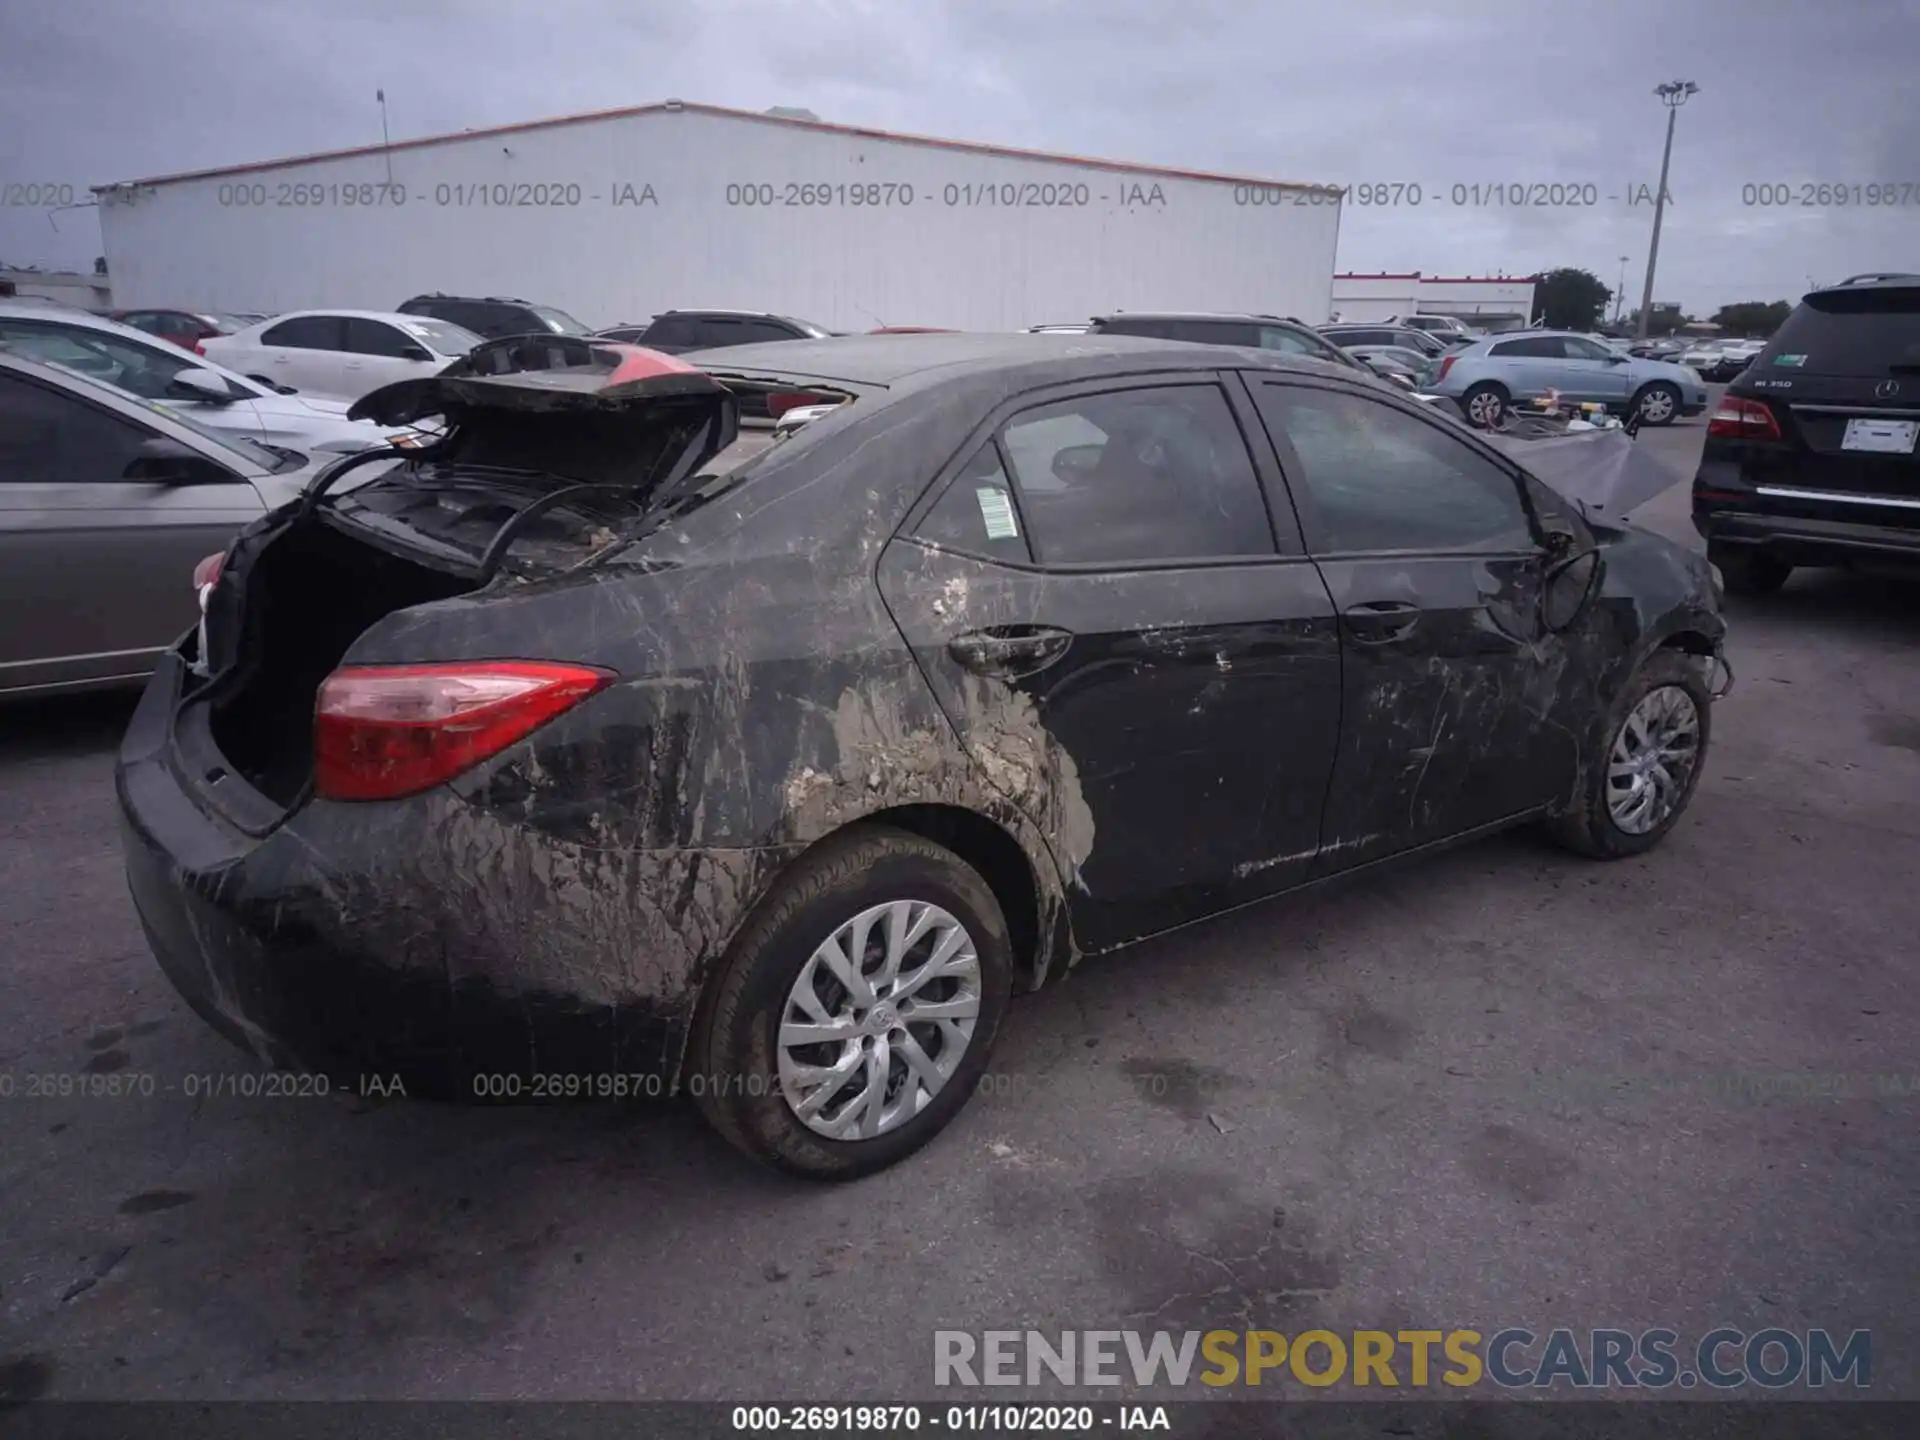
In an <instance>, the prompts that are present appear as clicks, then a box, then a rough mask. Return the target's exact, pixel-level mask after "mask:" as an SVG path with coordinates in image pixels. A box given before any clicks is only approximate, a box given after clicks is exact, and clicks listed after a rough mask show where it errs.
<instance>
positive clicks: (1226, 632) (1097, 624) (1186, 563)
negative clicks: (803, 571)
mask: <svg viewBox="0 0 1920 1440" xmlns="http://www.w3.org/2000/svg"><path fill="white" fill-rule="evenodd" d="M1055 393H1056V396H1057V398H1053V399H1050V400H1046V401H1038V400H1035V401H1032V402H1028V403H1026V404H1025V405H1024V406H1023V407H1017V408H1015V409H1013V411H1012V413H1010V414H1006V415H1004V417H1003V419H1002V423H1000V424H999V425H998V426H997V428H996V431H995V433H994V434H993V435H992V436H987V437H983V438H982V439H981V440H980V441H979V442H978V443H977V445H976V446H975V448H974V449H973V450H972V452H971V453H970V454H969V455H968V456H967V457H966V458H965V459H964V460H963V461H961V462H959V463H958V464H957V465H956V466H954V467H952V473H950V475H949V476H947V477H945V478H944V479H943V480H942V481H941V482H938V483H936V485H935V487H934V490H933V491H932V492H930V498H929V500H928V502H927V504H926V506H925V507H924V509H923V511H922V512H921V513H920V514H919V515H918V516H917V518H916V519H915V520H914V521H913V522H911V523H910V525H909V527H908V531H907V533H906V534H905V535H903V537H902V538H900V539H898V540H896V541H894V543H893V544H892V545H890V546H889V547H888V549H887V551H886V552H885V554H884V555H883V557H882V561H881V566H880V583H881V589H882V593H883V594H884V595H885V596H886V599H887V603H888V605H889V607H890V608H891V609H892V611H893V614H894V617H895V619H896V620H897V621H898V622H899V624H900V627H901V630H902V632H903V633H904V634H905V636H906V638H907V640H908V642H909V643H910V644H911V645H912V647H913V650H914V653H915V655H916V657H917V658H918V660H919V662H920V665H921V667H922V669H923V670H924V672H925V673H926V676H927V679H928V680H929V682H930V683H931V684H932V686H933V689H934V691H935V693H936V694H937V695H938V697H939V699H940V702H941V704H942V706H943V707H944V708H945V710H946V712H947V714H948V715H949V716H950V717H951V718H952V720H953V722H954V725H955V728H956V729H957V730H958V732H959V734H960V736H961V739H962V741H963V743H965V744H966V746H967V748H968V750H969V751H970V752H971V753H972V754H973V756H974V757H975V759H976V760H977V761H978V762H979V765H980V770H981V774H982V775H983V776H984V778H985V779H986V780H987V782H988V783H990V784H992V785H994V786H996V787H997V788H999V789H1000V790H1001V792H1002V793H1003V794H1004V795H1006V797H1007V798H1008V799H1010V800H1012V801H1013V802H1014V803H1015V804H1017V805H1019V806H1020V807H1021V808H1022V809H1023V810H1024V811H1025V813H1026V814H1027V815H1028V817H1029V818H1031V819H1032V820H1033V821H1034V823H1035V824H1036V825H1037V826H1038V827H1039V828H1040V829H1041V831H1042V832H1043V833H1044V834H1046V835H1047V836H1048V838H1049V842H1050V843H1051V844H1052V845H1053V847H1054V850H1055V858H1056V860H1057V861H1058V863H1059V865H1060V868H1061V871H1062V873H1063V874H1065V875H1066V876H1067V877H1068V881H1069V908H1070V912H1071V917H1072V921H1073V926H1074V933H1075V937H1076V939H1077V940H1078V942H1079V943H1080V944H1081V945H1082V946H1083V947H1084V948H1086V949H1089V950H1098V949H1104V948H1107V947H1109V946H1112V945H1117V944H1121V943H1123V942H1125V941H1128V940H1133V939H1137V938H1139V937H1140V936H1143V935H1147V934H1151V933H1153V932H1154V931H1158V930H1163V929H1166V928H1168V927H1170V926H1174V925H1178V924H1181V923H1183V922H1185V921H1188V920H1192V919H1196V918H1198V917H1200V916H1202V915H1206V914H1209V913H1212V912H1213V911H1216V910H1219V909H1222V908H1224V907H1226V906H1228V905H1231V904H1235V903H1238V902H1240V901H1242V900H1247V899H1252V898H1257V897H1258V896H1260V895H1263V894H1268V893H1271V892H1272V891H1274V890H1277V889H1280V888H1283V887H1284V886H1286V885H1288V884H1291V883H1296V882H1298V881H1299V880H1301V879H1303V878H1304V877H1305V876H1306V874H1307V872H1308V869H1309V867H1310V866H1311V864H1312V860H1313V856H1314V853H1315V851H1316V850H1317V848H1318V844H1319V824H1320V811H1321V806H1322V803H1323V801H1324V798H1325V794H1326V786H1327V780H1328V776H1329V774H1330V773H1331V770H1332V766H1333V757H1334V751H1335V747H1336V744H1337V737H1338V726H1339V703H1340V681H1339V655H1338V638H1337V633H1336V629H1335V622H1334V618H1333V611H1332V607H1331V604H1330V602H1329V600H1328V596H1327V592H1326V588H1325V586H1324V585H1323V584H1322V583H1321V580H1320V577H1319V575H1318V573H1317V572H1316V571H1315V569H1314V567H1313V565H1312V564H1311V563H1310V562H1309V561H1308V560H1307V559H1306V558H1305V556H1304V554H1303V553H1302V552H1301V547H1300V542H1299V537H1298V533H1297V530H1296V528H1295V527H1294V524H1293V520H1292V518H1291V515H1290V514H1289V513H1285V512H1282V514H1281V515H1280V517H1279V525H1278V528H1277V531H1276V526H1275V524H1274V523H1273V521H1272V520H1271V519H1270V517H1269V511H1268V507H1267V504H1266V501H1265V497H1264V493H1263V485H1262V481H1261V474H1260V472H1257V471H1256V468H1255V463H1256V462H1255V460H1254V458H1253V456H1252V455H1251V454H1250V453H1249V449H1248V446H1247V443H1246V440H1245V438H1244V430H1245V427H1249V426H1257V424H1258V421H1257V419H1256V418H1255V417H1254V416H1253V415H1252V414H1251V411H1250V409H1249V408H1248V407H1247V405H1246V402H1245V399H1244V396H1241V397H1240V398H1239V399H1238V400H1236V399H1234V398H1233V396H1232V394H1231V392H1230V390H1229V389H1228V388H1227V387H1225V386H1223V385H1222V384H1221V383H1219V381H1218V380H1217V379H1215V378H1214V377H1211V376H1208V377H1205V378H1203V379H1200V380H1194V379H1192V378H1191V377H1190V376H1187V377H1181V378H1180V379H1179V380H1155V381H1152V382H1150V383H1134V384H1128V385H1124V386H1123V385H1121V384H1119V383H1118V382H1108V383H1107V384H1106V385H1104V386H1101V387H1099V388H1095V389H1086V388H1084V387H1083V388H1081V389H1080V390H1078V391H1076V392H1071V393H1066V394H1061V393H1060V392H1055ZM1260 463H1261V464H1262V465H1263V466H1264V467H1265V468H1266V469H1268V470H1270V469H1271V468H1272V467H1271V456H1270V455H1267V456H1266V457H1265V459H1264V460H1262V461H1261V462H1260ZM1283 504H1284V499H1283Z"/></svg>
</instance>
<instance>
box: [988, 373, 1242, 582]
mask: <svg viewBox="0 0 1920 1440" xmlns="http://www.w3.org/2000/svg"><path fill="white" fill-rule="evenodd" d="M1002 441H1003V448H1004V449H1005V451H1006V454H1007V458H1008V462H1009V464H1010V465H1011V466H1012V469H1013V481H1014V485H1015V487H1016V489H1017V491H1018V493H1019V500H1020V514H1021V517H1022V518H1023V519H1024V520H1025V522H1026V524H1027V525H1028V526H1029V528H1030V530H1031V532H1032V533H1031V534H1030V535H1029V536H1028V537H1027V538H1028V543H1029V544H1030V545H1031V546H1032V549H1033V553H1034V558H1035V559H1036V560H1037V561H1038V562H1039V563H1040V564H1042V565H1080V564H1106V565H1125V564H1128V563H1148V564H1151V563H1155V562H1165V561H1176V560H1198V559H1207V558H1213V557H1228V556H1238V555H1271V554H1272V553H1273V550H1274V545H1273V532H1272V529H1271V527H1270V525H1269V524H1268V520H1267V511H1266V502H1265V501H1264V500H1263V499H1262V497H1261V494H1260V482H1259V479H1258V478H1257V476H1256V475H1255V473H1254V469H1253V460H1252V458H1251V457H1250V456H1249V455H1248V453H1247V447H1246V442H1245V440H1244V439H1243V438H1242V437H1241V434H1240V427H1239V426H1238V425H1237V424H1236V423H1235V422H1234V418H1233V411H1232V409H1231V407H1230V406H1229V405H1228V404H1227V398H1226V395H1225V394H1224V392H1222V391H1221V390H1220V389H1219V388H1218V387H1217V386H1214V385H1179V386H1159V387H1153V388H1145V389H1137V390H1117V391H1107V392H1104V393H1101V394H1095V395H1084V396H1081V397H1079V398H1077V399H1073V400H1063V401H1060V402H1058V403H1056V404H1052V405H1044V406H1040V407H1038V408H1036V409H1033V410H1029V411H1026V412H1023V413H1022V414H1020V415H1018V416H1016V417H1015V418H1014V419H1012V420H1010V421H1008V422H1007V424H1006V426H1005V427H1004V429H1003V431H1002Z"/></svg>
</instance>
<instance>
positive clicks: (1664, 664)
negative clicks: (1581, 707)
mask: <svg viewBox="0 0 1920 1440" xmlns="http://www.w3.org/2000/svg"><path fill="white" fill-rule="evenodd" d="M1704 668H1705V667H1704V666H1703V665H1702V664H1701V662H1700V659H1699V657H1697V656H1693V655H1687V654H1684V653H1683V652H1681V651H1678V650H1669V649H1664V648H1663V649H1659V650H1656V651H1654V652H1653V654H1651V655H1649V656H1648V657H1647V659H1646V662H1645V663H1644V664H1642V665H1641V667H1640V668H1639V670H1637V671H1636V672H1634V676H1633V678H1632V679H1631V680H1629V681H1628V682H1627V683H1626V684H1625V685H1623V686H1622V687H1621V688H1620V693H1619V694H1617V695H1615V696H1614V698H1613V704H1612V705H1610V706H1609V707H1608V708H1607V719H1606V725H1605V727H1604V728H1603V729H1602V730H1601V731H1600V732H1599V733H1598V734H1597V735H1596V736H1595V738H1594V740H1593V742H1592V746H1591V748H1590V749H1589V751H1588V754H1587V755H1586V757H1585V758H1584V773H1583V774H1582V775H1581V777H1580V793H1579V796H1578V798H1577V799H1576V801H1575V802H1574V804H1573V806H1572V807H1571V808H1570V809H1568V810H1567V812H1566V813H1565V814H1563V815H1558V816H1555V817H1554V818H1553V819H1552V820H1550V821H1549V822H1548V823H1547V833H1548V834H1549V835H1551V836H1552V837H1553V838H1554V839H1555V840H1556V841H1558V842H1559V843H1560V844H1562V845H1564V846H1565V847H1566V848H1567V849H1569V850H1572V851H1574V852H1575V853H1577V854H1580V855H1585V856H1587V857H1589V858H1591V859H1594V860H1621V859H1625V858H1626V857H1627V856H1629V855H1642V854H1645V853H1646V852H1647V851H1649V850H1651V849H1652V848H1653V847H1654V846H1656V845H1658V844H1659V843H1660V842H1661V841H1662V840H1664V839H1666V837H1667V832H1668V831H1670V830H1672V829H1673V827H1674V826H1675V825H1676V824H1678V823H1679V820H1680V817H1681V816H1682V815H1684V814H1686V812H1687V806H1688V804H1689V803H1690V802H1691V801H1692V799H1693V792H1694V791H1695V790H1696V789H1697V788H1698V787H1699V784H1700V773H1701V771H1702V770H1703V769H1704V768H1705V766H1706V763H1707V752H1708V743H1709V741H1710V740H1711V738H1712V733H1713V701H1712V699H1711V697H1710V696H1709V694H1708V691H1707V681H1706V676H1705V674H1704V673H1703V671H1704ZM1666 685H1676V686H1678V687H1680V688H1681V689H1682V690H1685V691H1686V692H1687V695H1688V697H1689V698H1690V699H1691V700H1692V701H1693V706H1694V712H1695V714H1696V716H1697V717H1698V723H1699V737H1700V738H1699V741H1698V743H1697V745H1696V747H1695V749H1694V759H1693V769H1692V770H1691V771H1690V772H1689V773H1688V775H1687V779H1686V786H1685V788H1684V789H1683V790H1682V791H1681V794H1680V798H1679V800H1678V801H1677V803H1675V805H1674V807H1673V810H1672V812H1671V813H1670V814H1668V815H1667V817H1666V818H1665V819H1663V820H1662V821H1661V822H1660V823H1659V824H1657V825H1655V826H1654V827H1653V828H1652V829H1650V830H1648V831H1646V832H1645V833H1643V834H1638V835H1636V834H1631V833H1629V832H1628V831H1625V830H1622V829H1621V828H1620V827H1619V826H1618V825H1617V824H1615V823H1614V819H1613V812H1612V811H1611V810H1610V809H1609V808H1608V806H1607V789H1608V784H1609V781H1608V776H1607V770H1608V760H1609V757H1610V756H1611V754H1612V751H1613V743H1614V739H1615V737H1617V736H1618V735H1619V733H1620V727H1621V726H1622V725H1623V724H1624V723H1625V722H1626V719H1627V716H1628V715H1629V714H1630V713H1631V712H1632V710H1633V707H1634V706H1636V705H1638V704H1639V703H1640V701H1641V699H1642V698H1643V697H1644V696H1646V695H1647V694H1648V693H1649V692H1650V691H1653V690H1658V689H1660V688H1661V687H1662V686H1666Z"/></svg>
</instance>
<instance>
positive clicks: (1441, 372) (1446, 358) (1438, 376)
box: [1433, 355, 1460, 385]
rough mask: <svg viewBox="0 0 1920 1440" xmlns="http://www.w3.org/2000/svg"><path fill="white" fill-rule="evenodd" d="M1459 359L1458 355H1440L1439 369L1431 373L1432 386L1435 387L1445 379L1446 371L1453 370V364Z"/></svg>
mask: <svg viewBox="0 0 1920 1440" xmlns="http://www.w3.org/2000/svg"><path fill="white" fill-rule="evenodd" d="M1459 358H1460V357H1459V356H1458V355H1442V356H1441V357H1440V368H1439V369H1438V370H1436V371H1434V373H1433V382H1434V384H1436V385H1437V384H1439V383H1440V382H1441V381H1442V380H1444V379H1446V378H1447V371H1449V370H1451V369H1452V368H1453V362H1454V361H1455V360H1458V359H1459Z"/></svg>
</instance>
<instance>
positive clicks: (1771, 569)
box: [1707, 545, 1793, 595]
mask: <svg viewBox="0 0 1920 1440" xmlns="http://www.w3.org/2000/svg"><path fill="white" fill-rule="evenodd" d="M1707 559H1709V560H1710V561H1712V562H1713V563H1714V564H1715V565H1718V566H1719V567H1720V574H1721V577H1722V578H1723V579H1724V580H1725V581H1726V586H1727V593H1728V594H1729V595H1773V594H1776V593H1778V591H1779V589H1780V587H1781V586H1782V585H1785V584H1786V583H1787V577H1788V576H1789V575H1791V574H1792V573H1793V566H1792V565H1790V564H1788V563H1787V562H1786V561H1785V560H1781V559H1779V558H1777V557H1775V556H1772V555H1768V554H1766V553H1765V552H1763V551H1760V550H1753V549H1749V548H1747V547H1744V546H1742V547H1724V546H1719V545H1709V546H1708V547H1707Z"/></svg>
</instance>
